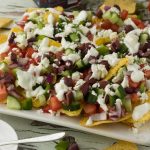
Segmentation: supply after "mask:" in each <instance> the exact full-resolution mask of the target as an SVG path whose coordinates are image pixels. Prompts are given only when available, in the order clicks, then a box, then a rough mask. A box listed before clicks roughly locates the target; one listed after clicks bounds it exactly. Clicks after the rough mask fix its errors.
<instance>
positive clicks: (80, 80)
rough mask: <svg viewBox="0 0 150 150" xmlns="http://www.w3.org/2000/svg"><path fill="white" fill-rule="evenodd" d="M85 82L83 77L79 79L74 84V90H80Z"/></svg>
mask: <svg viewBox="0 0 150 150" xmlns="http://www.w3.org/2000/svg"><path fill="white" fill-rule="evenodd" d="M84 83H85V81H84V80H83V79H79V80H78V81H77V82H76V84H75V86H74V90H79V89H80V87H81V86H82V85H83V84H84Z"/></svg>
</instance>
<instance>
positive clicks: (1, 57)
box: [0, 52, 8, 60]
mask: <svg viewBox="0 0 150 150" xmlns="http://www.w3.org/2000/svg"><path fill="white" fill-rule="evenodd" d="M7 55H8V52H4V53H1V54H0V60H3V59H4V58H5V57H6V56H7Z"/></svg>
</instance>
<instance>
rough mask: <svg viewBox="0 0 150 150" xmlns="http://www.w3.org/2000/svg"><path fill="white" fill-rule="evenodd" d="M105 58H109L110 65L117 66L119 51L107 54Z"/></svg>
mask: <svg viewBox="0 0 150 150" xmlns="http://www.w3.org/2000/svg"><path fill="white" fill-rule="evenodd" d="M104 60H107V61H108V63H109V65H110V66H112V67H113V66H115V65H116V64H117V63H118V61H119V59H118V56H117V53H112V54H108V55H105V56H104Z"/></svg>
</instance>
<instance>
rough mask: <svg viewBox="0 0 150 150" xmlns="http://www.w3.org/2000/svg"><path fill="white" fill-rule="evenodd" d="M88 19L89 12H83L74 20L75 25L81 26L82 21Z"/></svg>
mask: <svg viewBox="0 0 150 150" xmlns="http://www.w3.org/2000/svg"><path fill="white" fill-rule="evenodd" d="M86 18H87V12H86V11H84V10H82V11H80V13H79V14H78V16H77V17H76V18H75V19H74V20H73V23H74V24H79V23H80V22H81V21H85V20H86Z"/></svg>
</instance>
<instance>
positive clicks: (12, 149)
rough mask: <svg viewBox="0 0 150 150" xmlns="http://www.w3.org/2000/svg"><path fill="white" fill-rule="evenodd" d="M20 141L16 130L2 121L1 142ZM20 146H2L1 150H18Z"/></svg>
mask: <svg viewBox="0 0 150 150" xmlns="http://www.w3.org/2000/svg"><path fill="white" fill-rule="evenodd" d="M11 140H18V137H17V134H16V132H15V130H14V129H13V128H12V127H11V126H10V125H9V124H8V123H6V122H4V121H2V120H0V142H4V141H11ZM17 148H18V145H7V146H0V150H17Z"/></svg>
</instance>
